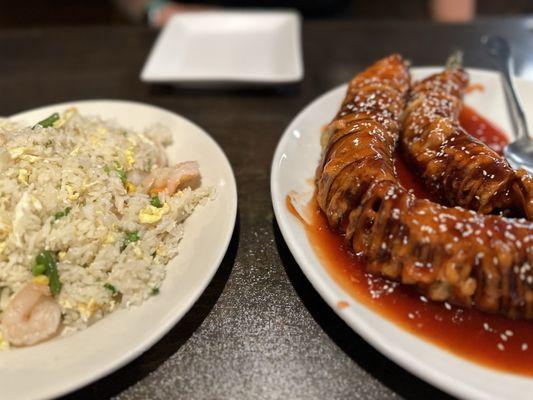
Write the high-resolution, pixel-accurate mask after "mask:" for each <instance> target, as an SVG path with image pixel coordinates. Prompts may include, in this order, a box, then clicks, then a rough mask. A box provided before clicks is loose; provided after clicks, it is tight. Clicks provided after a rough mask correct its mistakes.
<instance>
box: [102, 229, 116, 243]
mask: <svg viewBox="0 0 533 400" xmlns="http://www.w3.org/2000/svg"><path fill="white" fill-rule="evenodd" d="M116 241H117V235H115V232H112V231H111V232H109V233H108V234H107V235H106V236H105V237H104V243H105V244H113V243H115V242H116Z"/></svg>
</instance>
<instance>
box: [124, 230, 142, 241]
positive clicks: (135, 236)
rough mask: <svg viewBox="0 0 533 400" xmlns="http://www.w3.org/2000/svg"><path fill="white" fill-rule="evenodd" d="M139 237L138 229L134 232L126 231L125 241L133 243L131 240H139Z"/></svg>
mask: <svg viewBox="0 0 533 400" xmlns="http://www.w3.org/2000/svg"><path fill="white" fill-rule="evenodd" d="M140 238H141V237H140V236H139V232H138V231H135V232H130V233H126V241H127V242H128V243H133V242H136V241H137V240H139V239H140Z"/></svg>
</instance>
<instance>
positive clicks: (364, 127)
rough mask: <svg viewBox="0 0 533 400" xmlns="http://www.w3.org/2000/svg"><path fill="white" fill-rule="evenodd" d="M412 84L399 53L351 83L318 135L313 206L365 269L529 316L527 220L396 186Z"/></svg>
mask: <svg viewBox="0 0 533 400" xmlns="http://www.w3.org/2000/svg"><path fill="white" fill-rule="evenodd" d="M409 84H410V78H409V73H408V69H407V66H406V64H405V62H404V61H403V60H402V58H401V57H400V56H399V55H392V56H389V57H387V58H385V59H382V60H380V61H378V62H376V63H375V64H374V65H372V66H371V67H369V68H368V69H367V70H366V71H364V72H362V73H361V74H359V75H357V76H356V77H355V78H354V79H353V80H352V82H351V83H350V86H349V89H348V93H347V95H346V98H345V100H344V102H343V104H342V107H341V109H340V111H339V113H338V114H337V116H336V117H335V118H334V120H333V121H332V122H331V124H330V125H329V126H328V128H327V129H326V133H325V135H324V138H323V144H324V148H323V154H322V160H321V163H320V165H319V167H318V170H317V177H316V186H317V201H318V204H319V207H320V208H321V209H322V210H323V212H324V213H325V215H326V217H327V219H328V222H329V224H330V226H332V227H333V228H336V229H337V230H339V231H340V232H341V233H344V234H345V237H346V239H347V240H348V242H349V243H351V246H352V247H353V250H354V251H355V253H356V254H357V255H358V256H359V257H361V259H362V261H363V262H364V264H365V265H366V268H367V270H368V271H369V272H370V273H373V274H376V275H380V276H383V277H386V278H389V279H391V280H394V281H398V282H402V283H404V284H409V285H414V286H415V287H416V288H417V289H418V290H419V291H420V292H422V293H423V294H426V295H427V296H428V297H429V298H431V299H432V300H435V301H449V302H452V303H455V304H458V305H461V306H464V307H475V308H477V309H480V310H484V311H488V312H494V313H502V314H505V315H507V316H509V317H513V318H529V319H531V318H533V271H532V270H531V265H533V254H532V250H531V249H532V246H531V244H532V241H533V224H532V223H531V222H528V221H526V220H524V219H515V220H512V219H506V218H503V217H500V216H493V215H488V216H487V215H482V214H478V213H476V212H474V211H470V210H465V209H462V208H449V207H445V206H442V205H439V204H436V203H433V202H431V201H429V200H425V199H418V198H416V197H415V196H414V195H413V193H412V192H410V191H407V190H406V189H404V188H403V187H402V186H401V184H400V183H399V182H398V178H397V175H396V171H395V169H394V165H393V154H394V149H395V145H396V142H397V140H398V136H399V121H400V116H401V113H402V110H403V108H404V106H405V102H406V97H407V94H408V90H409Z"/></svg>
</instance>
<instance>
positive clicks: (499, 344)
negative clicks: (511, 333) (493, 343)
mask: <svg viewBox="0 0 533 400" xmlns="http://www.w3.org/2000/svg"><path fill="white" fill-rule="evenodd" d="M498 350H500V351H504V350H505V346H504V345H503V344H501V343H498Z"/></svg>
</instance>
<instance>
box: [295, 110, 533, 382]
mask: <svg viewBox="0 0 533 400" xmlns="http://www.w3.org/2000/svg"><path fill="white" fill-rule="evenodd" d="M460 121H461V123H462V124H463V126H464V127H465V129H466V130H467V131H468V132H470V133H471V134H472V135H473V136H476V137H478V138H480V139H481V140H483V141H485V142H486V143H488V144H490V145H491V146H495V147H496V149H497V150H500V149H501V148H502V145H504V144H505V143H506V141H507V139H506V136H505V135H504V134H503V133H502V132H501V131H500V130H498V129H497V128H496V127H495V126H494V125H492V124H491V123H490V122H488V121H487V120H486V119H485V118H483V117H482V116H480V115H478V114H477V113H476V112H475V111H474V110H472V109H470V108H465V109H464V110H463V112H462V113H461V118H460ZM396 166H397V168H398V173H399V176H400V179H401V181H402V183H403V184H404V186H406V187H407V188H413V189H414V190H415V193H417V195H419V196H422V197H427V196H426V192H425V191H424V189H423V187H422V186H421V185H420V184H419V182H418V181H417V179H416V178H415V176H414V175H413V174H412V173H411V172H410V171H409V169H408V168H407V167H406V166H405V164H404V163H403V161H402V160H401V159H398V160H397V161H396ZM287 203H288V206H289V207H292V205H290V202H289V201H288V202H287ZM309 207H310V210H309V211H310V212H309V215H310V216H311V221H309V223H307V224H305V227H306V231H307V235H308V237H309V239H310V241H311V243H312V245H313V247H314V249H315V250H316V252H317V255H318V256H319V258H320V259H321V261H322V262H323V264H324V265H325V266H326V268H327V269H328V270H329V272H330V274H331V275H332V276H333V278H334V279H335V280H336V281H337V282H338V283H339V284H340V285H341V286H342V287H343V288H344V289H345V290H346V291H347V292H349V293H350V294H351V295H352V296H353V297H354V298H356V299H357V300H358V301H359V302H361V303H363V304H365V305H366V306H368V307H370V308H372V309H373V310H375V311H376V312H378V313H379V314H381V315H382V316H384V317H386V318H387V319H389V320H391V321H393V322H394V323H396V324H397V325H400V326H401V327H402V328H404V329H405V330H407V331H409V332H412V333H414V334H415V335H417V336H419V337H421V338H424V339H426V340H428V341H430V342H433V343H435V344H437V345H439V346H441V347H443V348H445V349H446V350H448V351H450V352H452V353H455V354H457V355H460V356H461V357H464V358H467V359H469V360H471V361H474V362H477V363H479V364H483V365H485V366H488V367H491V368H495V369H499V370H503V371H507V372H512V373H516V374H522V375H533V322H528V321H515V320H510V319H508V318H505V317H502V316H499V315H490V314H486V313H482V312H479V311H475V310H469V309H461V308H459V307H455V306H452V305H450V304H447V303H444V304H440V303H433V302H430V301H428V300H427V299H426V298H425V297H423V296H421V295H420V294H418V293H417V292H416V291H414V290H413V289H412V288H410V287H407V286H402V285H398V284H395V283H391V282H388V281H386V280H384V279H381V278H377V277H374V276H371V275H369V274H367V273H366V272H365V269H364V266H363V265H362V264H361V263H360V261H358V259H357V257H356V256H355V255H354V254H353V253H352V252H351V251H350V249H349V248H348V247H347V246H346V244H345V242H344V239H343V237H342V236H341V235H339V234H338V233H337V232H333V231H332V230H331V229H330V228H329V227H328V224H327V221H326V219H325V217H324V215H323V214H322V212H320V211H319V210H318V207H317V206H316V201H314V199H313V201H311V202H310V204H309ZM290 209H291V208H290ZM291 212H292V213H294V214H295V215H298V213H297V212H296V210H294V208H292V209H291ZM298 217H299V216H298ZM299 218H300V217H299ZM345 306H346V302H345V301H344V300H343V299H339V303H338V307H339V308H344V307H345Z"/></svg>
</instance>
